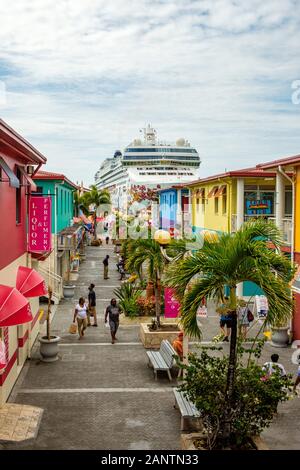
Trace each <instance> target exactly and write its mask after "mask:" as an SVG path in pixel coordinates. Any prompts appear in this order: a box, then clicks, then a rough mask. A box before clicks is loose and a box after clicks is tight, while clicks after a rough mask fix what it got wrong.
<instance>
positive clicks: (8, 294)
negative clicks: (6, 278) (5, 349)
mask: <svg viewBox="0 0 300 470" xmlns="http://www.w3.org/2000/svg"><path fill="white" fill-rule="evenodd" d="M32 319H33V317H32V313H31V309H30V303H29V301H28V300H27V299H26V298H25V297H24V295H23V294H21V293H20V292H19V291H18V290H17V289H16V288H15V287H9V286H3V285H0V327H3V326H13V325H21V324H23V323H28V322H30V321H32Z"/></svg>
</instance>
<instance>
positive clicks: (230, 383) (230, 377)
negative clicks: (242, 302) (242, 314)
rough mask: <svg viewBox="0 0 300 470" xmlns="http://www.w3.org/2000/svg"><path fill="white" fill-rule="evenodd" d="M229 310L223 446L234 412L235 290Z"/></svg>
mask: <svg viewBox="0 0 300 470" xmlns="http://www.w3.org/2000/svg"><path fill="white" fill-rule="evenodd" d="M230 308H232V311H231V315H232V327H231V335H230V352H229V363H228V370H227V383H226V390H225V397H226V403H225V413H224V427H223V434H222V437H223V441H224V444H225V445H228V444H229V439H230V435H231V428H232V422H231V421H232V411H233V410H234V382H235V370H236V357H237V352H236V346H237V312H236V289H235V288H233V289H231V290H230Z"/></svg>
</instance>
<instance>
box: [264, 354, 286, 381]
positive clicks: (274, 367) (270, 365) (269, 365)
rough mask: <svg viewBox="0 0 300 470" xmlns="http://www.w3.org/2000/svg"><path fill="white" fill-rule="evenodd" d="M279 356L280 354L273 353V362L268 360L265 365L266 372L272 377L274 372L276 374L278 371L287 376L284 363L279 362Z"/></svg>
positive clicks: (282, 375)
mask: <svg viewBox="0 0 300 470" xmlns="http://www.w3.org/2000/svg"><path fill="white" fill-rule="evenodd" d="M278 359H279V356H278V354H272V356H271V362H266V363H265V364H264V365H263V370H264V371H265V372H266V374H267V375H268V376H269V377H271V375H272V374H274V373H275V372H276V371H279V372H280V376H281V377H285V376H286V371H285V368H284V367H283V365H282V364H280V363H279V362H278Z"/></svg>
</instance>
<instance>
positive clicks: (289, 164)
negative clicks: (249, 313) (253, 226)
mask: <svg viewBox="0 0 300 470" xmlns="http://www.w3.org/2000/svg"><path fill="white" fill-rule="evenodd" d="M257 168H259V169H263V170H265V171H268V172H269V171H275V172H276V192H277V207H276V211H277V213H276V219H277V224H278V226H279V227H282V228H283V229H284V227H285V224H286V222H285V218H284V215H285V214H284V212H285V203H286V200H285V195H284V188H285V187H286V182H287V181H288V183H289V185H290V187H291V191H292V224H291V231H290V232H291V234H290V243H291V257H292V261H294V262H295V263H296V265H297V267H299V266H300V155H295V156H293V157H288V158H283V159H280V160H275V161H273V162H269V163H263V164H261V165H258V166H257ZM293 291H294V298H295V311H294V316H293V322H292V337H293V339H294V340H300V271H298V276H297V278H296V279H295V280H294V283H293Z"/></svg>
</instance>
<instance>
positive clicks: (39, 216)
mask: <svg viewBox="0 0 300 470" xmlns="http://www.w3.org/2000/svg"><path fill="white" fill-rule="evenodd" d="M28 251H31V252H38V253H39V252H43V251H51V197H50V196H46V197H35V196H31V198H30V199H29V230H28Z"/></svg>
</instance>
